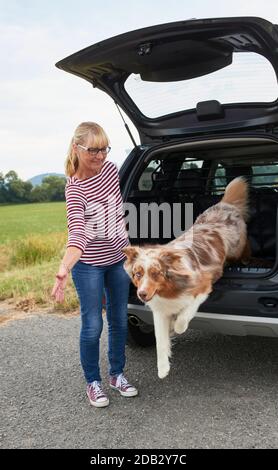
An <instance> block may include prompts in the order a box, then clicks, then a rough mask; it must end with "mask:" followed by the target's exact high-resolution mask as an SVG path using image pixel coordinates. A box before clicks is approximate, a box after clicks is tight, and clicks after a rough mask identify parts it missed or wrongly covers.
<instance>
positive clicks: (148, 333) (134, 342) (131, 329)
mask: <svg viewBox="0 0 278 470" xmlns="http://www.w3.org/2000/svg"><path fill="white" fill-rule="evenodd" d="M127 343H128V344H129V346H142V347H148V346H153V345H154V344H155V335H154V327H153V326H152V325H149V324H147V323H144V322H142V321H141V320H138V322H134V321H131V320H130V319H129V322H128V338H127Z"/></svg>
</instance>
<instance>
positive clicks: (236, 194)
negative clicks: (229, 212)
mask: <svg viewBox="0 0 278 470" xmlns="http://www.w3.org/2000/svg"><path fill="white" fill-rule="evenodd" d="M248 189H249V188H248V183H247V181H246V180H245V179H244V178H243V177H242V176H239V177H238V178H235V179H233V180H232V181H231V182H230V183H229V184H228V186H227V187H226V189H225V193H224V196H223V198H222V199H221V202H225V203H227V204H232V205H233V206H236V207H237V208H238V209H239V210H240V212H241V215H242V217H243V218H244V220H247V219H248V213H249V210H248Z"/></svg>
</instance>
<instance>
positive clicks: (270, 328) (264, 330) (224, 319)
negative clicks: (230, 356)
mask: <svg viewBox="0 0 278 470" xmlns="http://www.w3.org/2000/svg"><path fill="white" fill-rule="evenodd" d="M128 314H129V316H130V317H131V318H132V317H135V318H136V319H138V321H139V322H140V321H141V322H142V323H147V324H149V325H152V324H153V317H152V313H151V310H150V308H149V307H148V306H144V305H135V304H128ZM190 328H196V329H198V330H205V331H208V332H212V333H221V334H226V335H236V336H247V335H254V336H269V337H278V318H269V317H252V316H247V315H226V314H225V315H223V314H219V313H207V312H197V313H196V315H195V317H194V318H193V319H192V320H191V322H190Z"/></svg>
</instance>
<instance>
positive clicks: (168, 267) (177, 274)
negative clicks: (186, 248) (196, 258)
mask: <svg viewBox="0 0 278 470" xmlns="http://www.w3.org/2000/svg"><path fill="white" fill-rule="evenodd" d="M183 256H184V252H183V251H182V252H181V250H163V251H162V252H161V255H160V261H161V262H162V264H163V265H164V272H165V275H166V278H168V279H169V280H171V281H173V282H174V283H175V284H176V286H179V287H180V288H182V287H186V286H188V287H189V286H190V285H191V284H192V283H191V273H190V271H188V270H187V269H186V268H185V267H184V266H183V264H182V257H183Z"/></svg>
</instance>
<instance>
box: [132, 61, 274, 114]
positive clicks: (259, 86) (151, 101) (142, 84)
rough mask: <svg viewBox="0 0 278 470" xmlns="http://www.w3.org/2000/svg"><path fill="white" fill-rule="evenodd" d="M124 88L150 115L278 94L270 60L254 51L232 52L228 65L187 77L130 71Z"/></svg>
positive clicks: (265, 98) (263, 99) (269, 98)
mask: <svg viewBox="0 0 278 470" xmlns="http://www.w3.org/2000/svg"><path fill="white" fill-rule="evenodd" d="M125 89H126V91H127V93H128V94H129V95H130V97H131V98H132V100H133V101H134V102H135V103H136V105H137V106H138V108H139V109H140V111H141V112H142V113H143V114H144V115H145V116H148V117H150V118H156V117H159V116H163V115H166V114H170V113H174V112H177V111H184V110H186V109H192V108H195V107H196V105H197V103H198V102H200V101H206V100H218V101H219V102H220V103H222V104H228V103H249V102H272V101H275V100H276V99H277V96H278V93H277V80H276V75H275V71H274V69H273V67H272V65H271V63H270V62H269V61H268V60H267V59H266V58H265V57H263V56H261V55H259V54H255V53H253V52H241V53H234V54H233V62H232V64H231V65H229V66H227V67H225V68H223V69H221V70H218V71H216V72H213V73H210V74H208V75H204V76H202V77H198V78H194V79H190V80H181V81H178V82H156V83H154V82H147V81H143V80H141V78H140V75H135V74H131V75H130V76H129V77H128V79H127V81H126V82H125Z"/></svg>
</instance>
